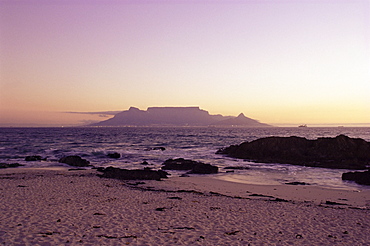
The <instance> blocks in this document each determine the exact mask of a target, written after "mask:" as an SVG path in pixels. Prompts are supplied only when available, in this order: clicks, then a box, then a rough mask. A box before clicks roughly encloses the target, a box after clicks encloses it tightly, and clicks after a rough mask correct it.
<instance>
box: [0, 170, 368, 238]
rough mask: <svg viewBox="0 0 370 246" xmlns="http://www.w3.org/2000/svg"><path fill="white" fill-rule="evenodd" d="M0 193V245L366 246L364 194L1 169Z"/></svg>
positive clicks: (209, 180)
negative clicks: (129, 179)
mask: <svg viewBox="0 0 370 246" xmlns="http://www.w3.org/2000/svg"><path fill="white" fill-rule="evenodd" d="M0 183H1V185H0V190H1V192H0V194H1V195H0V197H1V199H0V208H1V209H2V211H3V212H2V213H1V215H0V243H2V244H3V245H14V244H26V245H27V244H48V243H49V244H67V245H68V244H70V245H74V244H81V245H85V244H87V245H88V244H100V245H102V244H104V245H117V244H130V245H174V244H175V245H176V244H177V245H248V244H250V245H266V244H268V245H292V244H294V245H297V244H299V245H314V244H316V245H317V244H323V245H328V244H331V245H333V244H334V245H350V244H355V245H366V244H367V243H368V242H369V241H370V229H369V228H370V207H369V203H370V192H369V191H368V190H366V191H361V192H351V191H342V190H337V191H335V190H327V189H323V188H319V187H313V186H292V185H280V186H261V185H248V184H241V183H233V182H229V181H224V180H218V179H217V178H214V177H206V176H191V177H172V178H169V179H164V180H162V181H147V180H145V181H135V180H134V181H120V180H114V179H106V178H99V177H97V176H96V171H95V170H92V169H88V170H72V171H68V168H64V167H62V168H61V167H57V168H51V169H50V168H35V169H33V168H32V169H30V168H12V169H2V170H0ZM253 194H256V195H254V196H251V195H253ZM258 195H260V196H258ZM326 201H331V202H334V203H343V204H344V203H345V204H347V205H338V204H327V203H326Z"/></svg>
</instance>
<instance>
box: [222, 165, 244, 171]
mask: <svg viewBox="0 0 370 246" xmlns="http://www.w3.org/2000/svg"><path fill="white" fill-rule="evenodd" d="M224 169H229V170H248V169H250V168H249V167H242V166H236V167H234V166H230V167H224Z"/></svg>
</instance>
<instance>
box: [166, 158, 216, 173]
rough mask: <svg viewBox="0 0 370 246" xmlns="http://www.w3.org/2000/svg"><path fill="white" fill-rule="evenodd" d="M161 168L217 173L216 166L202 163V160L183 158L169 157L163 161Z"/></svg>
mask: <svg viewBox="0 0 370 246" xmlns="http://www.w3.org/2000/svg"><path fill="white" fill-rule="evenodd" d="M162 169H163V170H184V171H186V170H189V172H188V173H193V174H211V173H218V167H216V166H213V165H210V164H204V163H202V162H197V161H192V160H185V159H183V158H178V159H169V160H166V161H165V162H164V163H163V167H162Z"/></svg>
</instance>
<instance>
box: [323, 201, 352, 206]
mask: <svg viewBox="0 0 370 246" xmlns="http://www.w3.org/2000/svg"><path fill="white" fill-rule="evenodd" d="M325 204H326V205H348V204H345V203H339V202H332V201H326V202H325Z"/></svg>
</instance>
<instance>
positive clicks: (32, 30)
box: [0, 0, 370, 126]
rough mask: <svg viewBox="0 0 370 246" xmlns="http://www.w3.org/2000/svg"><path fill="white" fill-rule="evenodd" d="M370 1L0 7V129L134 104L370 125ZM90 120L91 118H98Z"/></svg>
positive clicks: (276, 120) (278, 120) (72, 120)
mask: <svg viewBox="0 0 370 246" xmlns="http://www.w3.org/2000/svg"><path fill="white" fill-rule="evenodd" d="M369 6H370V4H369V1H365V0H362V1H360V0H359V1H334V0H321V1H319V0H317V1H316V0H315V1H308V0H307V1H300V0H297V1H288V0H286V1H272V0H270V1H268V0H266V1H154V0H153V1H81V0H80V1H53V0H50V1H46V0H44V1H36V0H33V1H32V0H31V1H0V16H1V17H0V52H1V53H0V54H1V59H0V62H1V63H0V69H1V70H0V72H1V77H0V126H5V125H60V124H64V125H70V124H72V125H73V124H80V123H81V122H82V121H88V120H98V119H97V116H96V115H91V116H89V115H77V114H66V113H61V112H67V111H73V112H76V111H81V112H90V111H91V112H95V111H108V110H109V111H111V110H126V109H128V108H129V107H130V106H136V107H139V108H141V109H146V108H147V107H149V106H200V107H201V108H203V109H205V110H208V111H210V113H212V114H218V113H221V114H224V115H237V114H239V113H240V112H243V113H244V114H245V115H246V116H248V117H252V118H256V119H259V120H261V121H262V122H266V123H271V124H285V123H292V124H302V123H307V124H315V123H317V124H336V123H338V124H342V123H343V124H349V123H368V125H370V106H369V105H370V97H369V96H368V95H369V93H370V49H369V47H370V38H369V35H370V31H369V30H370V25H369V23H370V21H369V20H370V14H369V13H370V10H369ZM94 117H95V118H94Z"/></svg>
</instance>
